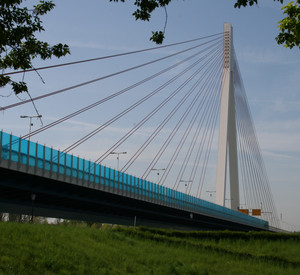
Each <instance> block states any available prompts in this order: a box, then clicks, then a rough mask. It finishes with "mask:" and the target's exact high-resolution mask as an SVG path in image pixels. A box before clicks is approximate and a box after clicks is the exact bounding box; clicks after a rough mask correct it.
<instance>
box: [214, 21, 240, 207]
mask: <svg viewBox="0 0 300 275" xmlns="http://www.w3.org/2000/svg"><path fill="white" fill-rule="evenodd" d="M223 50H224V53H223V76H222V78H223V79H222V97H221V110H220V128H219V144H218V167H217V184H216V204H219V205H221V206H225V200H226V198H225V195H226V172H227V152H228V160H229V181H230V198H228V199H229V200H230V202H231V209H234V210H237V209H238V207H239V204H240V202H239V182H238V163H237V142H236V121H235V101H234V85H233V62H232V61H233V43H232V26H231V24H230V23H226V24H225V25H224V49H223Z"/></svg>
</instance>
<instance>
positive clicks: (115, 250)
mask: <svg viewBox="0 0 300 275" xmlns="http://www.w3.org/2000/svg"><path fill="white" fill-rule="evenodd" d="M127 273H128V274H256V275H257V274H284V275H287V274H300V234H274V233H273V234H272V233H266V232H262V233H255V232H249V233H239V232H227V231H225V232H179V231H170V230H158V229H149V228H137V229H136V230H134V229H133V228H121V227H113V228H111V227H110V226H104V227H102V228H101V229H99V228H91V227H88V226H86V225H85V226H83V225H81V226H63V225H40V224H17V223H4V222H2V223H0V274H127Z"/></svg>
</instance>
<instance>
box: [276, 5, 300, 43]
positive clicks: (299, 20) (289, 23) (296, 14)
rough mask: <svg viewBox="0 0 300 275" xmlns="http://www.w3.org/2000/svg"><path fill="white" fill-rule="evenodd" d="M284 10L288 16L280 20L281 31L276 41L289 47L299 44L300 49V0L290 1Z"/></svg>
mask: <svg viewBox="0 0 300 275" xmlns="http://www.w3.org/2000/svg"><path fill="white" fill-rule="evenodd" d="M282 10H284V12H283V13H284V14H286V15H287V17H285V18H284V19H282V20H281V21H279V26H278V27H279V29H280V31H281V33H279V35H278V36H277V37H276V41H277V43H278V44H285V45H284V46H285V47H287V48H290V49H292V48H293V47H294V46H298V47H299V49H300V0H297V2H296V3H294V2H290V3H288V4H287V5H286V6H283V8H282Z"/></svg>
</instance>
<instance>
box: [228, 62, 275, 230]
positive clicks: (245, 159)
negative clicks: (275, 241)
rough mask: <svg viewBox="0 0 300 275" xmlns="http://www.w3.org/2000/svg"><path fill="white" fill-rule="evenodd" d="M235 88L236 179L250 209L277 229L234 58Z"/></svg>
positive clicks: (248, 110) (271, 198)
mask: <svg viewBox="0 0 300 275" xmlns="http://www.w3.org/2000/svg"><path fill="white" fill-rule="evenodd" d="M234 88H235V101H236V104H235V105H236V120H237V122H236V125H237V143H238V159H239V180H240V186H241V187H243V197H244V201H245V204H246V207H248V208H249V209H261V211H262V218H263V219H265V220H267V221H269V222H270V224H271V225H272V226H275V227H279V219H278V214H277V210H276V207H275V204H274V200H273V196H272V192H271V188H270V183H269V180H268V176H267V172H266V168H265V165H264V161H263V158H262V153H261V150H260V147H259V144H258V140H257V136H256V131H255V128H254V124H253V120H252V116H251V113H250V108H249V104H248V100H247V96H246V93H245V89H244V85H243V83H242V79H241V77H240V73H239V68H238V64H237V61H236V57H235V58H234Z"/></svg>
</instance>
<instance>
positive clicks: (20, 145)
mask: <svg viewBox="0 0 300 275" xmlns="http://www.w3.org/2000/svg"><path fill="white" fill-rule="evenodd" d="M12 163H14V164H17V165H16V166H15V167H17V168H16V169H17V170H18V169H21V167H22V168H23V170H24V167H25V171H27V172H28V173H39V175H43V176H45V177H56V178H58V177H57V176H58V175H59V176H61V177H60V178H59V179H60V180H61V178H62V179H65V180H66V179H71V182H72V183H73V184H80V185H83V186H87V187H89V188H94V189H99V190H103V191H106V192H110V193H115V194H120V195H124V196H128V197H132V198H136V199H140V200H144V201H148V202H152V203H157V204H162V205H165V206H169V207H173V208H178V209H183V210H186V211H189V212H191V213H199V214H202V215H203V214H204V215H208V216H212V217H217V218H221V219H224V220H227V221H233V222H238V223H242V224H246V225H250V226H254V227H257V228H261V229H268V227H269V225H268V222H266V221H263V220H260V219H257V218H254V217H252V216H248V215H245V214H243V213H240V212H238V211H234V210H232V209H229V208H226V207H222V206H220V205H216V204H214V203H211V202H208V201H205V200H202V199H199V198H196V197H194V196H190V195H187V194H185V193H182V192H179V191H176V190H172V189H170V188H167V187H164V186H161V185H158V184H155V183H153V182H150V181H147V180H144V179H141V178H138V177H135V176H132V175H130V174H127V173H121V172H119V171H117V170H115V169H112V168H109V167H106V166H103V165H99V164H97V163H94V162H91V161H88V160H85V159H83V158H79V157H76V156H73V155H70V154H66V153H63V152H60V151H59V150H55V149H53V148H50V147H47V146H45V145H40V144H38V143H35V142H32V141H28V140H25V139H22V138H18V137H16V136H13V135H11V134H8V133H5V132H3V131H1V133H0V166H1V167H4V168H11V169H13V168H12ZM32 168H33V169H32ZM191 218H192V216H191Z"/></svg>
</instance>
